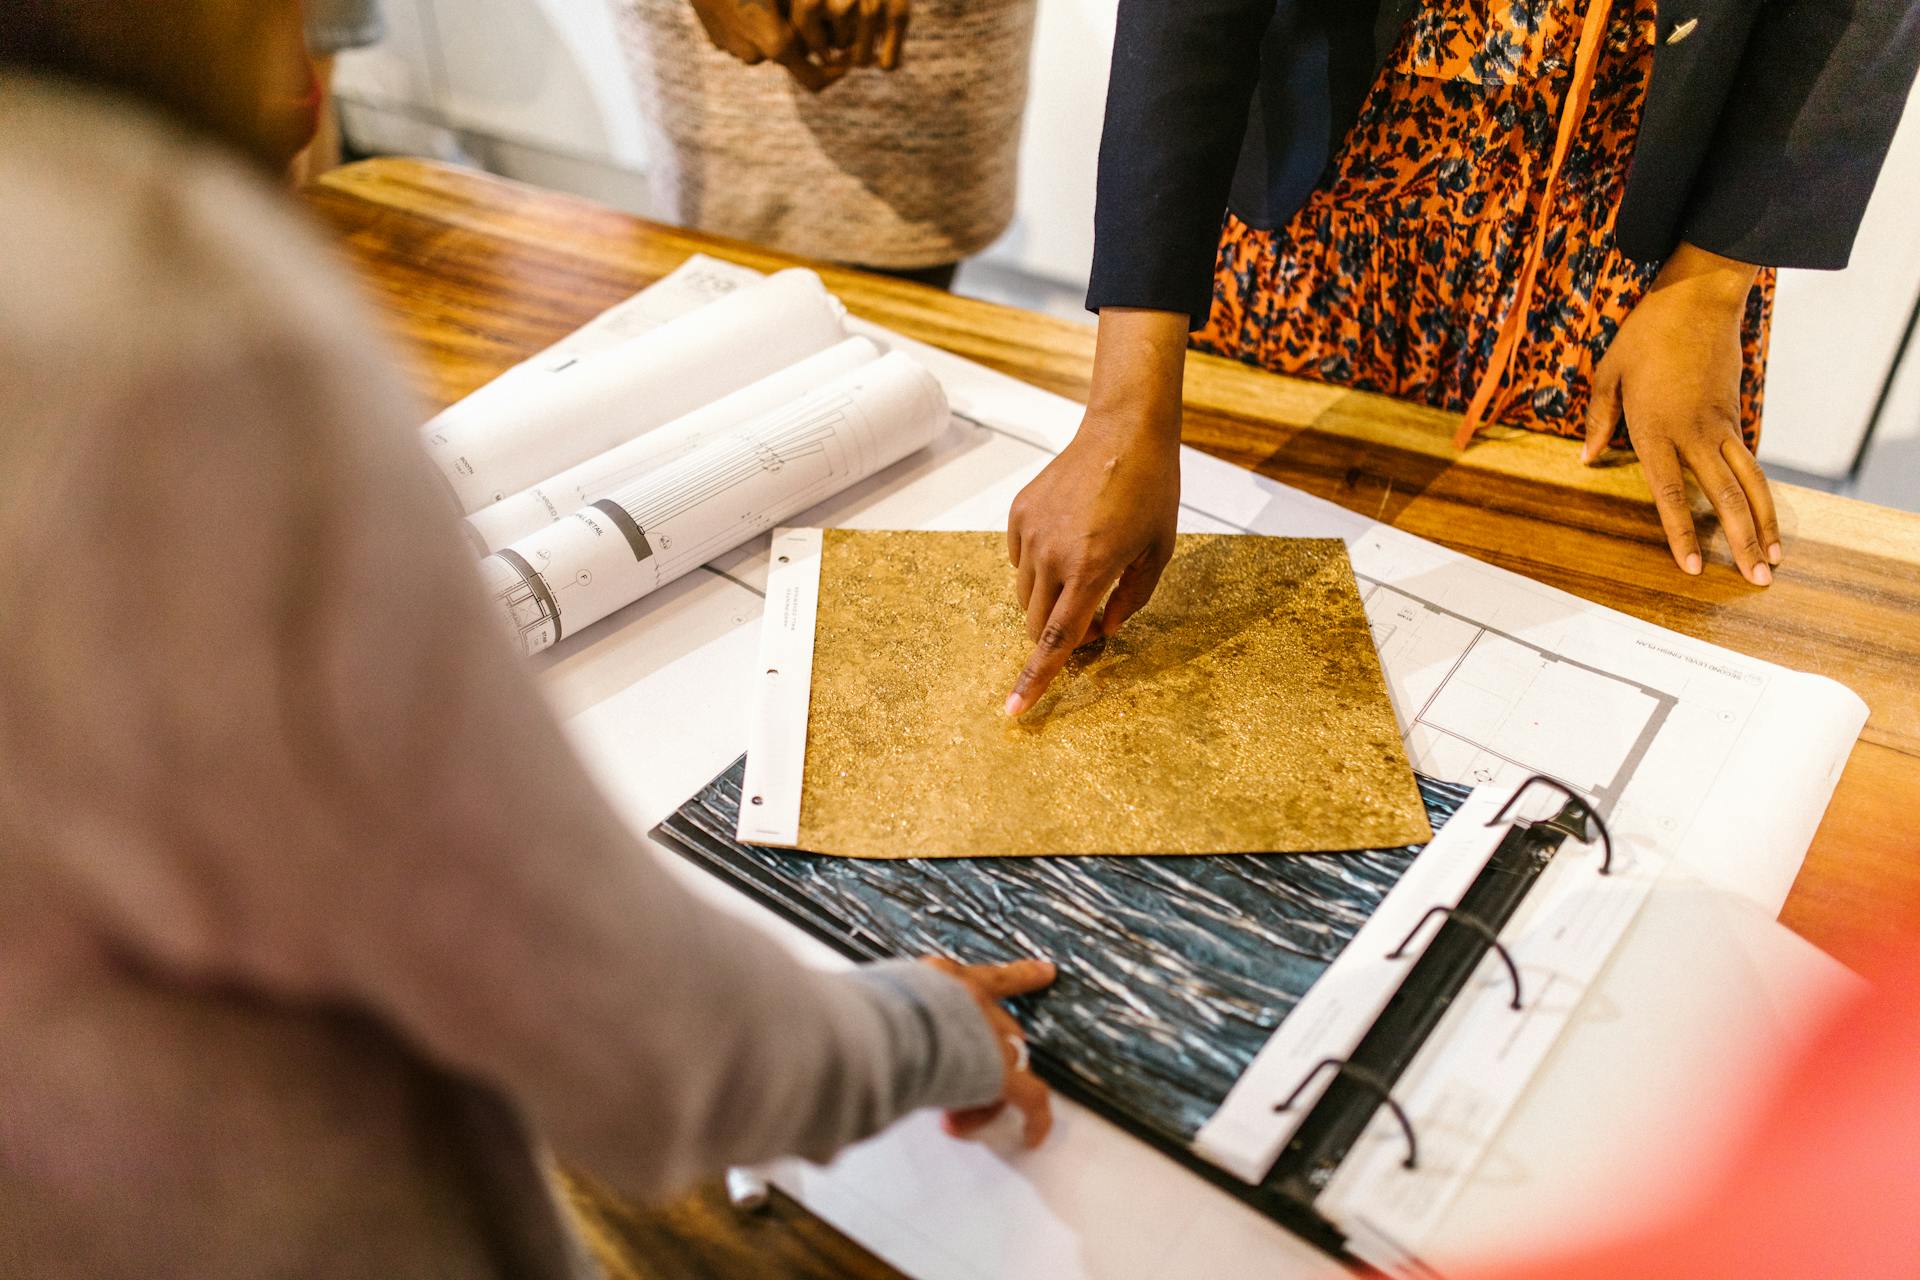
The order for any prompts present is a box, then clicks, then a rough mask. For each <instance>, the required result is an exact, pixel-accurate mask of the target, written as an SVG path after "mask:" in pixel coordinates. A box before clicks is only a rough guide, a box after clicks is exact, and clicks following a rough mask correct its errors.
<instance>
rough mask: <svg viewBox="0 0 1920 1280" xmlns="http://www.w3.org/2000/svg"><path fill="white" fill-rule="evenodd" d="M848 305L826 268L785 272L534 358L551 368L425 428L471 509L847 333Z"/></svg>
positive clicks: (500, 384) (503, 381)
mask: <svg viewBox="0 0 1920 1280" xmlns="http://www.w3.org/2000/svg"><path fill="white" fill-rule="evenodd" d="M656 297H658V295H656ZM844 315H845V309H844V308H843V307H841V305H840V303H839V301H838V300H837V299H835V298H834V297H833V295H831V294H829V293H828V292H827V291H826V289H825V287H824V286H823V285H822V284H821V283H820V277H819V276H817V275H815V274H814V273H813V272H811V271H801V270H791V271H782V272H780V273H778V274H777V275H774V276H770V277H768V278H767V279H766V280H764V281H762V282H760V283H758V284H753V285H748V286H746V287H744V288H740V289H737V290H735V291H733V292H731V293H727V294H724V295H723V296H721V297H720V298H719V299H718V300H716V301H711V302H708V303H706V305H703V306H698V307H697V308H696V309H694V310H692V311H690V312H688V313H687V314H686V315H683V316H681V317H680V318H679V319H676V320H673V321H671V322H670V323H666V324H662V325H659V326H658V327H656V328H652V329H649V330H646V331H644V332H642V333H641V334H639V336H637V337H633V338H630V339H628V340H627V341H624V342H620V343H618V344H616V345H613V346H609V347H607V348H606V349H604V350H600V351H596V352H593V353H591V354H588V355H584V356H579V357H577V358H573V359H571V361H570V362H565V363H561V364H558V365H555V364H554V363H553V362H545V363H541V362H534V363H533V364H532V368H533V369H534V370H544V374H543V375H542V376H528V375H527V374H526V373H524V372H519V371H509V372H508V373H507V374H506V375H504V376H502V377H500V378H497V379H495V380H494V381H493V382H490V383H488V384H487V385H486V386H484V387H482V388H480V389H479V390H478V391H476V392H474V393H473V394H472V395H470V396H468V397H466V398H465V399H464V400H461V401H459V402H458V403H456V404H453V405H450V406H448V408H447V409H446V410H445V411H443V412H442V413H440V414H439V415H437V416H436V417H434V418H433V419H432V420H431V421H429V422H428V423H427V424H426V425H425V426H424V427H423V428H421V431H422V435H423V439H424V443H425V445H426V450H427V456H428V458H430V459H431V460H432V461H433V463H434V465H435V467H436V468H437V469H438V470H439V472H440V474H441V475H442V476H443V477H445V479H446V481H447V484H448V486H449V488H451V490H452V491H453V494H454V498H455V500H456V501H457V503H458V504H459V507H460V510H461V513H462V514H469V515H470V514H472V513H473V512H474V511H477V510H479V509H480V508H481V507H484V506H487V505H488V504H490V503H494V502H498V501H500V500H501V499H502V498H505V497H507V496H508V495H509V494H514V493H518V492H519V491H520V490H522V489H525V488H527V487H528V486H529V485H533V484H537V483H539V482H540V481H542V480H544V479H546V478H548V477H549V476H553V475H557V474H558V473H559V472H561V471H564V470H565V469H566V468H568V467H571V466H573V465H575V464H576V463H579V462H583V461H585V460H586V459H588V458H591V457H594V456H596V455H598V454H601V453H605V452H606V451H607V450H608V449H611V448H613V447H615V446H616V445H620V444H624V443H625V442H626V441H628V440H631V439H633V438H634V437H635V436H638V435H641V434H643V433H645V432H647V431H650V430H652V429H653V428H655V427H658V426H660V425H662V424H663V423H667V422H671V421H672V420H674V419H675V418H678V417H680V416H681V415H682V414H686V413H690V412H692V411H693V410H695V409H697V408H699V407H701V406H702V405H705V404H708V403H711V402H712V401H714V400H717V399H719V398H720V397H722V396H724V395H727V394H729V393H731V392H734V391H738V390H739V389H740V388H742V387H744V386H746V385H748V384H749V383H752V382H755V381H757V380H758V379H760V378H764V377H766V376H767V375H768V374H771V373H774V372H777V371H778V370H780V369H784V368H786V367H787V366H788V365H791V364H794V363H796V362H797V361H800V360H803V359H805V358H806V357H808V356H810V355H813V354H814V353H816V352H819V351H824V350H826V349H827V348H828V347H831V346H833V345H835V344H836V343H839V342H841V341H843V340H844V339H845V338H846V336H847V335H846V330H845V328H844V325H843V323H842V320H843V317H844ZM522 368H525V366H522Z"/></svg>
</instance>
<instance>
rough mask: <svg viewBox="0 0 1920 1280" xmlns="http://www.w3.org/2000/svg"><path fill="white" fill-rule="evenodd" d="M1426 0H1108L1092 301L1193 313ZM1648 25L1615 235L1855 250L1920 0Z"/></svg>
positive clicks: (1283, 211) (1737, 248) (1831, 262)
mask: <svg viewBox="0 0 1920 1280" xmlns="http://www.w3.org/2000/svg"><path fill="white" fill-rule="evenodd" d="M1420 3H1421V0H1120V13H1119V26H1118V31H1117V36H1116V39H1115V42H1114V50H1113V75H1112V79H1111V81H1110V83H1109V86H1108V90H1107V116H1106V127H1105V131H1104V133H1103V134H1102V136H1101V139H1100V177H1099V187H1098V202H1097V206H1096V210H1095V214H1094V251H1093V270H1092V281H1091V287H1090V288H1089V290H1088V293H1087V306H1088V308H1089V309H1091V310H1095V311H1098V310H1099V309H1100V308H1102V307H1109V306H1125V307H1149V308H1153V309H1155V310H1163V311H1183V312H1185V313H1186V314H1187V315H1188V317H1189V318H1190V319H1191V322H1192V324H1193V326H1194V327H1195V328H1198V327H1199V326H1200V325H1201V324H1203V323H1204V322H1205V320H1206V316H1207V312H1208V310H1209V308H1210V307H1211V305H1212V298H1213V282H1212V272H1213V261H1214V254H1215V249H1216V246H1217V244H1218V242H1219V236H1220V223H1221V218H1222V215H1223V213H1224V211H1225V210H1226V209H1227V208H1228V207H1229V204H1231V207H1232V208H1233V210H1234V212H1235V214H1236V215H1238V216H1240V217H1241V218H1243V219H1244V220H1245V221H1247V222H1248V223H1249V224H1251V225H1253V226H1256V227H1275V226H1279V225H1281V224H1283V223H1284V222H1285V221H1286V220H1287V219H1288V218H1290V217H1291V216H1292V215H1293V214H1294V212H1295V211H1297V210H1298V209H1299V208H1300V206H1301V205H1302V204H1303V203H1304V202H1305V201H1306V198H1307V196H1308V195H1309V194H1310V193H1311V192H1312V190H1313V188H1314V186H1315V185H1316V184H1317V183H1318V182H1319V180H1320V178H1321V176H1322V175H1323V174H1324V172H1325V170H1326V166H1327V162H1328V160H1329V159H1330V158H1331V156H1332V155H1333V152H1334V150H1335V149H1336V148H1337V147H1338V146H1339V143H1340V139H1341V138H1342V137H1344V136H1345V133H1346V131H1347V128H1348V127H1349V126H1350V125H1351V124H1352V123H1353V121H1354V120H1355V119H1356V118H1357V116H1358V114H1359V111H1360V108H1361V105H1362V103H1363V102H1364V101H1365V98H1366V94H1367V91H1368V89H1369V88H1370V86H1371V85H1372V82H1373V80H1374V78H1375V77H1376V76H1377V74H1378V73H1379V71H1380V69H1381V68H1382V67H1383V66H1384V65H1385V63H1386V59H1387V57H1388V55H1389V54H1390V53H1391V52H1392V50H1393V47H1394V45H1395V44H1396V43H1397V42H1398V39H1399V35H1400V31H1401V29H1402V28H1403V27H1404V26H1405V25H1406V23H1407V21H1408V20H1409V19H1410V18H1411V17H1412V15H1413V14H1414V13H1415V11H1416V10H1417V8H1418V6H1419V4H1420ZM1688 23H1693V24H1694V25H1693V26H1692V28H1691V29H1689V30H1687V31H1685V32H1684V34H1683V35H1682V37H1681V38H1680V39H1679V40H1677V41H1674V42H1672V43H1669V39H1670V37H1672V36H1673V34H1674V32H1675V31H1676V30H1677V29H1680V28H1682V27H1684V26H1685V25H1686V24H1688ZM1657 35H1658V43H1657V44H1656V46H1655V52H1654V60H1653V75H1652V79H1651V81H1650V82H1649V85H1648V88H1647V101H1646V108H1645V111H1644V114H1643V116H1642V119H1641V124H1640V135H1639V138H1638V140H1637V141H1636V143H1635V146H1634V155H1633V161H1632V165H1631V168H1630V169H1629V172H1628V176H1627V186H1626V192H1625V194H1624V195H1623V197H1622V199H1621V205H1620V211H1619V217H1618V219H1617V221H1616V224H1615V231H1616V236H1617V239H1618V243H1619V246H1620V248H1621V250H1622V251H1623V252H1624V253H1626V254H1627V255H1628V256H1629V257H1632V258H1634V259H1637V260H1640V261H1651V260H1656V259H1660V258H1664V257H1665V256H1666V255H1667V254H1668V253H1670V252H1671V251H1672V250H1673V247H1674V246H1675V245H1676V244H1677V243H1679V242H1680V241H1682V240H1685V241H1687V242H1688V243H1690V244H1694V245H1697V246H1699V247H1700V248H1703V249H1709V250H1711V251H1713V252H1715V253H1719V254H1724V255H1725V256H1727V257H1730V258H1737V259H1739V260H1741V261H1743V262H1753V263H1760V264H1763V265H1771V266H1781V267H1815V268H1837V267H1843V266H1845V265H1846V263H1847V257H1848V255H1849V254H1850V253H1851V252H1852V248H1853V238H1854V235H1855V233H1856V232H1857V231H1858V230H1859V227H1860V219H1861V216H1862V215H1863V214H1864V213H1865V211H1866V205H1867V198H1868V196H1869V195H1870V194H1871V193H1872V191H1873V184H1874V180H1875V179H1876V178H1877V177H1878V176H1879V173H1880V166H1881V164H1882V163H1883V162H1884V161H1885V159H1886V154H1887V148H1888V146H1889V145H1890V144H1891V143H1892V140H1893V132H1894V128H1895V126H1896V125H1898V124H1899V121H1900V112H1901V108H1902V107H1903V106H1904V105H1905V104H1906V100H1907V93H1908V90H1909V88H1910V86H1911V85H1912V83H1913V78H1914V73H1915V69H1916V67H1917V66H1920V0H1661V4H1660V19H1659V31H1658V33H1657ZM1230 197H1231V199H1230Z"/></svg>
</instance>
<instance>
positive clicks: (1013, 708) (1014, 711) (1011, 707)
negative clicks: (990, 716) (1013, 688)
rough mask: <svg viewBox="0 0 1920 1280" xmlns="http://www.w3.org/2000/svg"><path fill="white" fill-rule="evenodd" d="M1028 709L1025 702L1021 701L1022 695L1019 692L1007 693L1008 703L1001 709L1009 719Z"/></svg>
mask: <svg viewBox="0 0 1920 1280" xmlns="http://www.w3.org/2000/svg"><path fill="white" fill-rule="evenodd" d="M1026 709H1027V708H1026V706H1025V704H1024V703H1022V702H1021V701H1020V695H1019V694H1017V693H1010V694H1008V695H1007V705H1006V706H1004V707H1002V708H1001V709H1000V710H1001V712H1002V714H1004V715H1005V716H1006V717H1007V718H1008V719H1009V720H1011V719H1012V718H1013V717H1015V716H1017V715H1019V714H1020V713H1021V712H1022V711H1025V710H1026Z"/></svg>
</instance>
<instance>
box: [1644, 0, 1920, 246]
mask: <svg viewBox="0 0 1920 1280" xmlns="http://www.w3.org/2000/svg"><path fill="white" fill-rule="evenodd" d="M1917 66H1920V0H1767V2H1766V3H1763V4H1761V5H1760V7H1759V9H1758V10H1757V12H1756V14H1755V17H1754V23H1753V27H1752V29H1751V31H1750V33H1749V35H1748V37H1747V46H1746V51H1745V53H1744V55H1743V56H1742V57H1741V59H1740V66H1739V70H1738V71H1737V72H1736V73H1735V75H1734V80H1733V84H1732V85H1731V87H1730V90H1729V92H1728V95H1727V101H1726V106H1725V108H1724V109H1723V110H1722V111H1721V113H1720V124H1719V127H1718V129H1717V130H1716V132H1715V135H1714V139H1713V143H1712V145H1711V147H1710V148H1709V149H1708V151H1707V154H1706V155H1705V156H1704V157H1703V161H1702V165H1701V169H1700V173H1699V176H1698V177H1697V178H1696V180H1695V183H1694V188H1693V192H1692V195H1691V197H1690V199H1689V202H1688V206H1687V209H1686V213H1685V216H1684V218H1683V220H1682V223H1681V227H1680V231H1681V235H1682V236H1683V238H1685V239H1686V240H1687V241H1688V242H1689V243H1692V244H1695V245H1698V246H1699V247H1701V248H1703V249H1709V250H1712V251H1713V252H1714V253H1720V254H1724V255H1726V256H1727V257H1729V258H1737V259H1739V260H1740V261H1742V262H1757V263H1761V264H1763V265H1768V266H1781V267H1812V268H1828V269H1834V268H1839V267H1844V266H1846V265H1847V258H1848V256H1849V255H1850V254H1851V253H1852V251H1853V239H1854V235H1855V234H1856V233H1857V232H1858V231H1859V229H1860V220H1861V218H1862V217H1863V216H1864V215H1865V213H1866V208H1867V199H1868V197H1869V196H1871V195H1872V194H1873V184H1874V182H1875V180H1876V179H1877V178H1878V177H1879V174H1880V166H1881V165H1882V164H1883V163H1884V162H1885V160H1886V158H1887V149H1888V147H1890V146H1891V145H1892V143H1893V133H1894V129H1895V127H1896V126H1898V124H1899V123H1900V113H1901V109H1902V108H1903V107H1904V106H1905V105H1906V101H1907V95H1908V92H1909V91H1910V90H1911V88H1912V86H1913V80H1914V71H1915V68H1916V67H1917Z"/></svg>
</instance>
